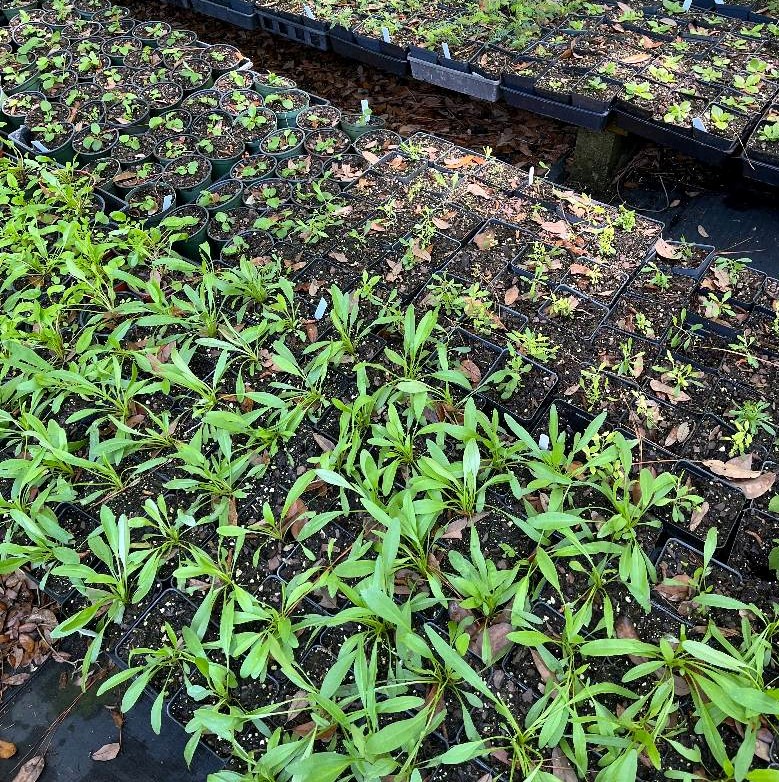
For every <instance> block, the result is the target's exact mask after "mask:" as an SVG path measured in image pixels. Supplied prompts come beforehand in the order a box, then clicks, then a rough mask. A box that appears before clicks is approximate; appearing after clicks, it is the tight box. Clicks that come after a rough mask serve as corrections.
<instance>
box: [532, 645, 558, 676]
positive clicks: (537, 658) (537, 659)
mask: <svg viewBox="0 0 779 782" xmlns="http://www.w3.org/2000/svg"><path fill="white" fill-rule="evenodd" d="M530 655H531V657H532V658H533V663H534V664H535V666H536V670H537V671H538V674H539V676H540V677H541V679H542V680H543V681H544V682H548V681H549V680H550V679H553V678H554V674H553V673H552V672H551V671H550V670H549V668H547V667H546V663H545V662H544V661H543V660H542V659H541V655H540V654H539V653H538V652H537V651H536V650H535V649H531V650H530Z"/></svg>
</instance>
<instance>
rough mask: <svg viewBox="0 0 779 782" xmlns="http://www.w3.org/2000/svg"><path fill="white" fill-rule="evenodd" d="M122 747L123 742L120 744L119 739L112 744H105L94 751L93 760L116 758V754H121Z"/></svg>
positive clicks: (103, 760)
mask: <svg viewBox="0 0 779 782" xmlns="http://www.w3.org/2000/svg"><path fill="white" fill-rule="evenodd" d="M121 748H122V746H121V744H119V742H118V741H115V742H113V743H112V744H103V746H102V747H100V749H96V750H95V751H94V752H93V753H92V760H98V761H102V762H106V761H109V760H114V759H115V758H116V756H117V755H118V754H119V750H120V749H121Z"/></svg>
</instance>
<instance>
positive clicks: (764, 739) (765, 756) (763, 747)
mask: <svg viewBox="0 0 779 782" xmlns="http://www.w3.org/2000/svg"><path fill="white" fill-rule="evenodd" d="M773 743H774V734H773V733H771V731H770V730H768V728H760V730H758V731H757V744H756V745H755V755H757V757H759V758H760V760H765V761H766V762H770V761H771V745H772V744H773Z"/></svg>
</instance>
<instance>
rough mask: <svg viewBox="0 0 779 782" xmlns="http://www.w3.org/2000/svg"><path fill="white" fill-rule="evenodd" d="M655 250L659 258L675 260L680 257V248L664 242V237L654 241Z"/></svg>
mask: <svg viewBox="0 0 779 782" xmlns="http://www.w3.org/2000/svg"><path fill="white" fill-rule="evenodd" d="M655 252H656V253H657V255H658V256H659V257H660V258H665V259H666V260H667V261H676V260H678V259H679V258H681V257H682V252H681V249H680V248H679V247H676V246H674V245H672V244H670V243H669V242H666V241H665V239H658V240H657V241H656V242H655Z"/></svg>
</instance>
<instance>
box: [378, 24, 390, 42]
mask: <svg viewBox="0 0 779 782" xmlns="http://www.w3.org/2000/svg"><path fill="white" fill-rule="evenodd" d="M381 37H382V38H383V39H384V43H389V42H390V41H391V40H392V39H391V38H390V34H389V30H388V29H387V28H386V27H382V28H381Z"/></svg>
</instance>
